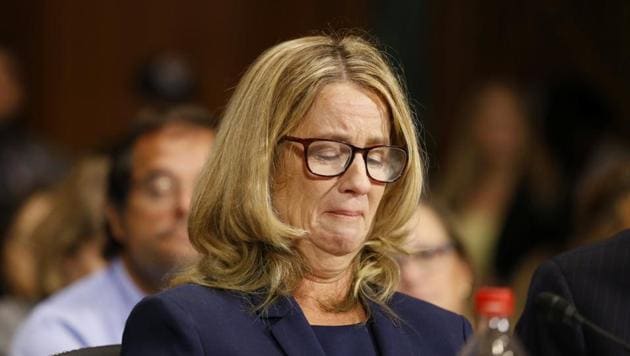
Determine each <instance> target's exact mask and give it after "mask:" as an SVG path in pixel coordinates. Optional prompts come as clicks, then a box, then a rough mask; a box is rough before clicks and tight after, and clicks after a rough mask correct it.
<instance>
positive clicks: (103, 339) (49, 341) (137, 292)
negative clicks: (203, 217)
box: [11, 107, 216, 356]
mask: <svg viewBox="0 0 630 356" xmlns="http://www.w3.org/2000/svg"><path fill="white" fill-rule="evenodd" d="M215 128H216V121H214V120H213V119H212V118H211V117H210V116H209V115H207V114H206V113H205V112H204V111H201V110H198V109H195V108H181V107H180V108H176V109H172V110H169V111H167V112H165V113H161V114H158V115H154V116H153V117H149V118H146V117H145V118H144V119H143V120H142V121H141V122H140V123H139V125H138V127H137V128H136V129H135V130H133V132H132V133H131V135H130V136H129V137H128V138H127V139H126V140H125V141H124V142H123V143H122V144H121V145H120V147H119V148H118V149H117V150H115V152H114V153H113V155H112V162H111V164H112V167H111V171H110V173H109V177H108V192H107V204H108V207H107V219H108V222H109V232H110V237H111V239H110V240H111V244H110V246H109V249H108V250H109V251H110V254H111V255H113V256H114V257H113V258H112V261H111V263H110V265H109V267H108V268H107V269H105V270H104V271H102V272H99V273H96V274H93V275H91V276H89V277H87V278H85V279H83V280H80V281H79V282H77V283H75V284H73V285H71V286H70V287H68V288H66V289H64V290H62V291H61V292H59V293H57V294H55V295H53V296H52V297H51V298H49V299H47V300H45V301H44V302H42V303H41V304H40V305H39V306H37V307H36V308H35V310H34V311H33V313H32V314H31V315H30V316H29V317H28V318H27V320H26V322H25V323H24V324H23V325H22V326H21V328H20V330H19V331H18V332H17V334H16V337H15V339H14V340H13V345H12V348H11V354H12V355H16V356H26V355H49V354H52V353H58V352H62V351H67V350H72V349H77V348H81V347H87V346H97V345H107V344H117V343H120V342H121V338H122V331H123V328H124V324H125V321H126V319H127V316H128V314H129V312H130V311H131V309H132V307H133V306H134V305H135V304H136V303H137V302H138V301H139V300H140V299H141V298H142V297H143V296H145V295H147V294H151V293H155V292H157V291H159V290H160V289H161V288H162V287H163V286H164V284H165V281H166V279H167V277H168V274H169V273H170V272H171V271H172V270H173V269H174V268H176V267H177V266H181V265H185V264H187V263H190V262H192V261H194V260H195V259H196V256H197V253H196V251H195V250H194V249H193V247H192V246H191V245H190V242H189V240H188V233H187V219H188V213H189V207H190V199H191V195H192V190H193V186H194V184H195V181H196V179H197V176H198V174H199V172H200V171H201V168H202V166H203V164H204V162H205V160H206V158H207V156H208V154H209V152H210V148H211V145H212V142H213V139H214V130H215Z"/></svg>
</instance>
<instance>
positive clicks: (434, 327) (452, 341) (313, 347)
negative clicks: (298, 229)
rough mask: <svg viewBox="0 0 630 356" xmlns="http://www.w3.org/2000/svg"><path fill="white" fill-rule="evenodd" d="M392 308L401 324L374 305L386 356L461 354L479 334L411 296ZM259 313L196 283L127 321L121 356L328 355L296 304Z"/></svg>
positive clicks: (145, 304)
mask: <svg viewBox="0 0 630 356" xmlns="http://www.w3.org/2000/svg"><path fill="white" fill-rule="evenodd" d="M389 305H390V307H391V308H392V310H393V311H394V312H395V313H396V314H397V315H398V316H399V317H400V319H401V320H399V321H397V322H394V321H392V320H391V319H390V318H389V317H388V316H387V315H386V314H385V313H384V311H383V310H382V308H380V307H378V306H377V305H376V304H373V305H371V306H370V307H371V311H372V316H371V321H372V323H373V324H372V330H373V333H374V338H375V344H376V345H377V347H378V350H379V352H380V354H381V355H384V356H405V355H441V356H442V355H455V354H456V353H457V352H458V351H459V349H460V348H461V347H462V345H463V343H464V342H465V341H466V339H467V338H468V337H469V335H470V334H471V327H470V324H469V323H468V321H467V320H466V319H465V318H464V317H462V316H459V315H456V314H453V313H451V312H448V311H445V310H443V309H440V308H438V307H436V306H433V305H431V304H428V303H426V302H423V301H420V300H417V299H414V298H411V297H408V296H406V295H404V294H398V293H397V294H395V295H394V297H393V298H392V300H391V302H390V304H389ZM251 308H252V300H251V299H250V298H248V297H246V296H243V295H240V294H235V293H232V292H226V291H221V290H216V289H211V288H207V287H203V286H199V285H192V284H189V285H183V286H180V287H176V288H173V289H170V290H167V291H165V292H162V293H159V294H156V295H153V296H150V297H147V298H145V299H144V300H142V301H141V302H140V303H139V304H138V305H137V306H136V307H135V308H134V309H133V311H132V312H131V315H130V316H129V319H128V320H127V324H126V326H125V331H124V334H123V341H122V353H121V354H122V355H152V356H153V355H230V356H232V355H234V356H238V355H247V356H251V355H257V356H276V355H288V356H298V355H305V356H306V355H312V356H324V351H323V350H322V347H321V346H320V344H319V342H318V340H317V337H316V336H315V333H314V332H313V329H312V328H311V327H310V325H309V323H308V322H307V320H306V318H305V316H304V314H303V313H302V310H301V309H300V308H299V306H298V305H297V303H296V301H295V300H294V299H293V298H282V299H280V300H279V301H278V302H276V303H275V304H273V305H272V306H271V307H270V308H269V309H268V311H267V312H266V313H258V314H256V313H252V312H251Z"/></svg>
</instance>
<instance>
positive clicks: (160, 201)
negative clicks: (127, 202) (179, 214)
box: [134, 171, 181, 210]
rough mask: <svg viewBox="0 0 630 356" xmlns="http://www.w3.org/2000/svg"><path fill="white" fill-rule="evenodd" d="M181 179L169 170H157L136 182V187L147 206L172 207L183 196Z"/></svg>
mask: <svg viewBox="0 0 630 356" xmlns="http://www.w3.org/2000/svg"><path fill="white" fill-rule="evenodd" d="M180 186H181V185H180V182H179V180H178V179H177V178H176V177H174V176H173V175H172V174H170V173H169V172H165V171H155V172H151V173H149V174H148V175H146V176H145V177H144V178H142V179H140V180H138V181H137V182H134V188H135V189H136V190H137V191H138V193H140V197H141V201H142V202H143V203H145V205H146V206H147V208H151V209H159V210H164V209H172V208H174V207H175V206H176V205H177V203H178V200H179V198H180V196H181V187H180Z"/></svg>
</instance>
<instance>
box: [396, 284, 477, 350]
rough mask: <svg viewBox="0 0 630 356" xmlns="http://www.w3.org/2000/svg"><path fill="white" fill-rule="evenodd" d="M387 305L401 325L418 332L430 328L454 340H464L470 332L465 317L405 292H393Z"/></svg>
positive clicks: (432, 331) (423, 331)
mask: <svg viewBox="0 0 630 356" xmlns="http://www.w3.org/2000/svg"><path fill="white" fill-rule="evenodd" d="M389 306H390V308H392V310H393V311H394V312H395V313H396V315H397V316H398V317H399V318H400V321H401V323H402V324H403V325H405V324H406V325H408V326H409V327H411V328H412V329H414V330H415V331H416V332H419V333H420V334H426V333H427V331H429V330H430V331H431V333H435V332H438V333H442V334H443V335H447V336H448V338H450V339H452V340H453V341H455V342H461V341H462V340H466V339H468V337H469V336H470V335H471V334H472V327H471V326H470V322H469V321H468V320H467V319H466V318H465V317H463V316H461V315H458V314H456V313H453V312H451V311H448V310H446V309H442V308H440V307H438V306H436V305H433V304H431V303H428V302H425V301H423V300H420V299H416V298H413V297H410V296H408V295H406V294H403V293H395V294H394V296H393V297H392V299H391V301H390V303H389Z"/></svg>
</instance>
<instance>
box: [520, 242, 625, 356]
mask: <svg viewBox="0 0 630 356" xmlns="http://www.w3.org/2000/svg"><path fill="white" fill-rule="evenodd" d="M541 292H552V293H555V294H558V295H560V296H562V297H563V298H565V299H566V300H568V301H569V302H571V303H573V304H574V305H575V306H576V308H577V310H578V311H579V312H580V314H582V315H584V316H585V317H586V318H587V319H589V320H591V321H592V322H594V323H595V324H597V325H599V326H600V327H602V328H604V329H605V330H607V331H609V332H612V333H613V334H615V335H616V336H618V337H620V338H622V339H623V340H625V341H626V342H627V343H630V230H625V231H622V232H621V233H619V234H617V235H615V236H614V237H612V238H610V239H608V240H606V241H603V242H600V243H597V244H594V245H590V246H585V247H580V248H577V249H575V250H572V251H569V252H566V253H563V254H561V255H559V256H556V257H554V258H552V259H551V260H549V261H546V262H545V263H543V264H542V265H541V266H540V267H539V268H538V270H536V272H535V273H534V276H533V277H532V282H531V284H530V287H529V292H528V298H527V303H526V305H525V309H524V311H523V314H522V315H521V318H520V320H519V322H518V324H517V325H516V333H517V334H518V336H519V337H520V339H521V341H522V342H523V344H524V345H525V347H527V349H528V350H529V352H530V354H532V355H549V356H551V355H625V354H627V353H625V352H624V351H623V349H622V348H621V347H620V346H617V345H616V344H614V343H613V342H611V341H608V340H606V339H604V338H602V337H601V336H599V335H596V334H595V333H592V332H591V331H590V330H588V329H585V328H581V327H577V326H576V327H570V326H567V325H565V324H550V323H549V322H547V321H546V320H545V318H544V317H543V316H541V315H538V313H537V310H536V307H535V303H534V301H535V298H536V296H537V295H538V294H539V293H541Z"/></svg>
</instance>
